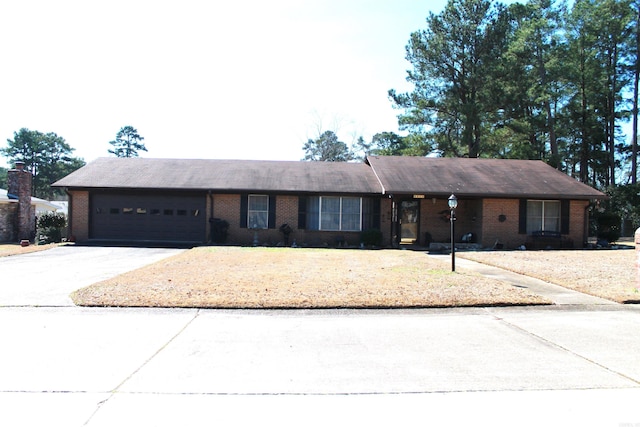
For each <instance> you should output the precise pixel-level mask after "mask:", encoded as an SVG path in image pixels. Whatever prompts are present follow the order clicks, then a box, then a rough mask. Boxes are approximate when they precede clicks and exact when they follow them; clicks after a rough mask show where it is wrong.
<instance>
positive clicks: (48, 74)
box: [0, 0, 445, 161]
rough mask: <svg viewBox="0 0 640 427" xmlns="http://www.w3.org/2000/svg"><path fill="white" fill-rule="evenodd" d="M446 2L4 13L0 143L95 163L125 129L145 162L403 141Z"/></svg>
mask: <svg viewBox="0 0 640 427" xmlns="http://www.w3.org/2000/svg"><path fill="white" fill-rule="evenodd" d="M444 5H445V1H443V0H437V1H418V0H376V1H372V0H368V1H365V0H314V1H311V0H271V1H268V2H267V1H264V0H245V1H243V2H217V1H211V0H182V1H180V2H178V1H165V0H159V1H140V0H111V1H108V2H93V1H91V2H90V1H86V0H55V1H50V0H21V1H15V2H2V5H0V39H1V40H3V43H2V44H1V45H0V55H1V58H2V60H3V65H2V67H0V73H1V74H0V138H1V139H2V141H1V143H0V144H1V146H5V141H6V139H7V138H10V139H11V138H13V132H14V131H17V130H19V129H20V128H22V127H26V128H29V129H32V130H39V131H42V132H56V133H57V134H58V135H60V136H62V137H64V138H65V139H66V141H67V142H68V143H69V144H70V145H71V146H72V147H73V148H75V149H76V151H75V153H74V154H75V155H76V156H79V157H83V158H84V159H85V160H87V161H91V160H94V159H95V158H97V157H101V156H106V155H108V153H107V150H108V149H109V148H110V146H109V144H108V142H109V141H110V140H112V139H114V138H115V134H116V133H117V131H118V130H119V129H120V127H122V126H125V125H131V126H134V127H136V128H137V129H138V131H139V133H140V134H141V135H142V136H144V137H145V140H144V143H145V144H146V146H147V148H148V150H149V151H148V153H142V155H143V156H145V157H178V158H227V159H264V160H268V159H273V160H299V159H301V158H302V157H303V152H302V145H303V144H304V142H305V141H306V140H307V139H309V138H315V137H316V136H317V135H318V134H319V133H321V132H322V131H326V130H333V131H337V133H338V135H339V136H340V138H341V139H342V140H343V141H344V142H347V143H351V142H352V141H353V140H354V139H355V138H357V137H358V136H360V135H362V136H363V137H364V138H365V139H367V140H369V139H370V138H371V136H373V135H374V134H375V133H378V132H382V131H396V132H397V131H398V128H397V120H396V116H397V114H398V111H397V110H394V109H393V107H392V104H391V102H390V101H389V99H388V97H387V91H388V90H389V89H392V88H394V89H397V90H400V91H404V90H410V87H409V86H408V85H407V83H406V81H405V76H406V70H407V69H408V68H409V65H410V64H409V63H408V62H407V61H406V60H405V58H404V56H405V50H404V48H405V46H406V44H407V42H408V40H409V36H410V34H411V32H412V31H415V30H417V29H420V28H424V25H425V24H424V23H425V18H426V16H427V15H428V13H429V11H433V12H434V13H439V12H440V11H441V10H442V8H443V7H444Z"/></svg>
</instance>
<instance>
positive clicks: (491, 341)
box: [0, 248, 640, 427]
mask: <svg viewBox="0 0 640 427" xmlns="http://www.w3.org/2000/svg"><path fill="white" fill-rule="evenodd" d="M61 249H62V251H58V253H56V252H51V253H49V254H46V253H44V252H43V253H40V256H37V254H34V255H28V256H27V255H25V256H24V257H23V256H20V257H13V258H14V259H13V260H10V261H4V260H3V262H4V264H2V266H1V267H0V268H9V267H15V266H17V265H20V266H21V267H22V268H27V269H31V270H32V271H39V270H40V269H41V268H42V267H41V266H40V263H44V261H42V259H43V258H48V257H51V259H50V261H51V262H52V263H53V264H59V263H55V262H53V260H54V259H59V260H64V261H65V263H68V262H69V261H76V263H77V258H76V257H75V256H73V255H72V254H74V252H68V250H75V249H77V248H68V249H65V248H61ZM56 251H57V249H56ZM137 251H138V250H136V249H126V248H86V251H85V248H81V251H80V252H77V254H78V257H79V258H80V259H82V263H83V264H84V266H83V267H82V268H79V267H76V269H75V271H76V272H80V271H85V270H86V276H84V275H82V274H80V273H78V279H79V281H78V282H74V283H76V285H73V286H72V285H69V284H67V285H65V286H66V289H65V290H64V291H59V292H55V291H54V290H53V289H50V290H49V291H47V292H46V293H47V295H48V297H47V298H43V299H42V301H45V302H46V304H43V305H49V306H48V307H42V306H39V307H38V306H34V304H33V301H37V300H38V299H37V298H36V294H37V291H36V289H35V287H29V288H28V289H29V293H27V295H30V294H32V295H31V296H29V297H28V298H27V297H24V298H22V299H20V298H18V297H19V295H20V289H17V290H15V291H13V292H9V291H8V290H7V289H4V290H3V291H2V294H1V295H2V296H3V298H4V297H5V295H12V298H13V300H14V301H16V302H28V301H31V302H30V303H28V304H22V303H20V304H15V303H13V304H2V305H3V307H0V343H1V345H2V347H1V349H0V424H2V425H11V426H33V425H47V426H90V427H97V426H113V425H118V426H140V425H144V426H175V425H189V426H193V425H196V426H197V425H225V426H234V425H238V426H244V425H256V424H266V425H284V426H294V425H295V426H300V425H374V426H378V425H385V426H387V425H421V426H422V425H438V426H442V425H445V426H447V425H448V426H469V425H493V426H513V425H518V426H539V425H547V426H556V425H557V426H560V425H561V426H567V425H581V426H614V427H619V426H634V427H635V426H637V425H640V412H638V410H637V402H638V401H640V358H639V357H638V355H639V354H640V310H639V307H637V306H622V305H617V304H614V305H562V306H549V307H518V308H469V309H446V310H443V309H432V310H429V309H427V310H291V311H287V310H265V311H258V310H237V311H233V310H196V309H116V308H111V309H106V308H102V309H101V308H80V307H73V306H69V305H68V301H63V303H62V304H51V303H52V302H57V301H58V299H61V297H62V296H63V295H66V293H68V292H67V291H68V290H69V288H70V287H74V286H76V287H79V285H80V286H84V285H86V284H88V283H87V281H90V280H94V279H92V278H91V277H98V278H100V279H102V278H105V275H107V274H115V272H120V271H123V270H125V269H127V268H130V267H133V264H136V266H137V265H139V262H140V260H138V262H136V263H133V264H127V260H126V258H130V257H131V256H132V255H133V254H134V253H138V254H140V253H143V252H144V251H145V250H142V251H141V252H137ZM149 251H150V252H148V253H149V256H150V258H149V259H148V260H149V262H150V261H153V260H154V259H156V257H163V256H167V255H168V254H169V253H168V252H164V251H159V252H157V253H156V254H155V255H152V254H153V253H154V251H155V250H149ZM45 254H46V255H45ZM83 254H84V255H83ZM105 256H106V257H111V258H113V259H114V260H117V259H120V261H119V262H115V263H114V264H113V267H114V270H112V271H111V272H110V273H108V272H107V270H108V269H107V268H106V264H104V262H105V259H104V258H105ZM47 262H49V261H47ZM129 262H130V261H129ZM108 263H111V261H108ZM116 267H117V268H116ZM59 268H60V269H61V270H63V268H62V267H59ZM89 272H93V273H91V274H94V273H95V276H92V275H91V274H89ZM83 274H84V273H83ZM80 276H82V279H81V280H80ZM70 277H73V276H70ZM71 280H75V279H71ZM12 283H13V282H12ZM2 287H3V288H5V284H4V283H3V284H2ZM9 287H11V286H9ZM51 305H54V306H51Z"/></svg>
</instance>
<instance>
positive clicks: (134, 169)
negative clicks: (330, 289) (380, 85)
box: [53, 156, 606, 249]
mask: <svg viewBox="0 0 640 427" xmlns="http://www.w3.org/2000/svg"><path fill="white" fill-rule="evenodd" d="M53 185H54V186H55V187H62V188H65V189H66V191H67V193H68V195H69V202H70V203H69V223H70V225H69V227H70V230H69V235H70V236H72V237H73V238H74V239H75V240H76V241H77V242H90V241H127V242H182V243H188V244H207V243H212V240H216V239H215V234H214V233H212V229H213V228H215V224H216V223H218V224H219V223H220V221H221V220H224V221H226V222H227V223H228V225H229V227H228V234H227V239H226V243H230V244H238V245H251V244H260V245H262V244H268V245H276V244H281V243H282V242H283V241H284V235H283V233H282V232H281V228H282V226H283V225H285V224H286V225H288V227H289V228H290V229H291V231H292V232H291V235H290V240H291V242H293V240H295V241H296V243H297V244H298V245H303V246H304V245H308V246H340V245H358V244H359V242H360V238H361V234H362V232H363V231H366V230H370V229H377V230H380V232H381V234H382V245H383V246H386V247H397V246H399V245H403V244H417V245H427V244H429V243H432V242H448V241H449V240H450V237H449V233H450V223H449V219H448V218H449V217H448V214H449V210H448V206H447V199H448V197H449V196H450V195H451V194H452V193H453V194H455V195H456V196H457V198H458V200H459V202H458V203H459V204H458V208H457V210H456V220H457V221H456V231H457V233H456V236H455V240H456V241H457V242H459V241H462V240H463V236H465V239H466V240H467V241H470V242H477V244H478V245H482V246H483V247H495V246H496V243H497V242H499V245H500V247H504V248H506V249H509V248H516V247H519V246H520V245H523V244H525V243H527V242H531V238H532V236H535V235H539V234H541V232H544V233H543V234H546V235H547V236H552V239H555V240H557V242H562V246H563V247H582V245H583V243H584V242H586V240H587V236H588V231H587V230H588V211H587V207H588V205H589V202H590V201H591V200H595V199H603V198H605V197H606V196H605V195H604V194H603V193H601V192H599V191H597V190H594V189H593V188H591V187H589V186H587V185H585V184H582V183H580V182H578V181H576V180H574V179H573V178H571V177H569V176H567V175H565V174H563V173H562V172H559V171H557V170H555V169H553V168H552V167H550V166H548V165H546V164H545V163H543V162H541V161H532V160H499V159H462V158H424V157H395V156H370V157H368V158H367V159H366V160H365V162H363V163H345V162H296V161H252V160H203V159H200V160H188V159H150V158H100V159H98V160H96V161H94V162H91V163H89V164H87V165H86V166H84V167H83V168H81V169H79V170H77V171H75V172H73V173H72V174H70V175H68V176H67V177H65V178H63V179H61V180H60V181H58V182H56V183H54V184H53Z"/></svg>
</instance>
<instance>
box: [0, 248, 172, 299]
mask: <svg viewBox="0 0 640 427" xmlns="http://www.w3.org/2000/svg"><path fill="white" fill-rule="evenodd" d="M180 251H182V250H181V249H165V248H120V247H92V246H74V245H70V246H60V247H57V248H53V249H48V250H46V251H41V252H32V253H29V254H25V255H18V256H10V257H0V272H2V273H0V307H1V306H73V302H72V301H71V299H70V298H69V294H70V293H71V292H73V291H75V290H76V289H79V288H82V287H85V286H89V285H91V284H92V283H96V282H99V281H101V280H105V279H108V278H110V277H114V276H116V275H118V274H121V273H124V272H126V271H130V270H134V269H136V268H139V267H142V266H144V265H147V264H150V263H153V262H156V261H159V260H161V259H163V258H167V257H169V256H172V255H175V254H177V253H179V252H180Z"/></svg>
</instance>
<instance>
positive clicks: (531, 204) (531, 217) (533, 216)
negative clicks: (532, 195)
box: [527, 200, 542, 234]
mask: <svg viewBox="0 0 640 427" xmlns="http://www.w3.org/2000/svg"><path fill="white" fill-rule="evenodd" d="M541 230H542V202H541V201H537V200H529V201H527V234H531V233H533V232H534V231H541Z"/></svg>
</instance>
